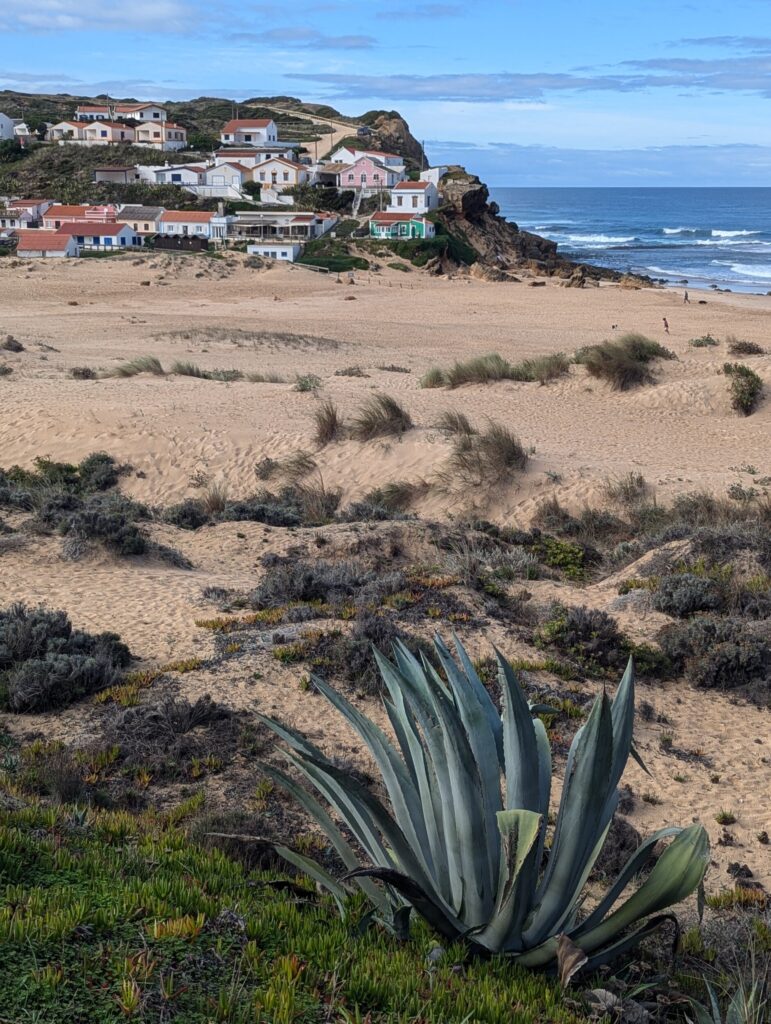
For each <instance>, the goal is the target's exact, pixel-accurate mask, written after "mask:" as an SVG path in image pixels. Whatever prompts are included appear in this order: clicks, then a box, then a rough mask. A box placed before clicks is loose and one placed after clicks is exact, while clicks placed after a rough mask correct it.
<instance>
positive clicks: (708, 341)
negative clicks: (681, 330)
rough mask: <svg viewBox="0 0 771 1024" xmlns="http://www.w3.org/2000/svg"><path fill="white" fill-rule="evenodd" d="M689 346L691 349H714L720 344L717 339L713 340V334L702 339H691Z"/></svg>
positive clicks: (703, 336) (705, 335) (704, 335)
mask: <svg viewBox="0 0 771 1024" xmlns="http://www.w3.org/2000/svg"><path fill="white" fill-rule="evenodd" d="M688 344H689V345H690V346H691V348H714V347H715V346H716V345H719V344H720V342H719V341H718V340H717V338H713V337H712V335H711V334H703V335H702V336H701V337H700V338H691V340H690V341H689V342H688Z"/></svg>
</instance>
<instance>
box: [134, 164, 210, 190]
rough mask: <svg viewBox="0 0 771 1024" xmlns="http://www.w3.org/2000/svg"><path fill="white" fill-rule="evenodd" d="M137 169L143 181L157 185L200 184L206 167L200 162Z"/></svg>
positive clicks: (139, 167)
mask: <svg viewBox="0 0 771 1024" xmlns="http://www.w3.org/2000/svg"><path fill="white" fill-rule="evenodd" d="M137 170H138V171H139V173H140V176H141V177H142V180H143V181H152V182H155V184H157V185H200V184H201V182H202V180H203V176H204V174H205V173H206V168H205V167H203V166H201V165H200V164H176V165H172V164H165V165H164V166H163V167H143V166H141V165H139V166H138V167H137Z"/></svg>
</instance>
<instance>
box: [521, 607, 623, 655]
mask: <svg viewBox="0 0 771 1024" xmlns="http://www.w3.org/2000/svg"><path fill="white" fill-rule="evenodd" d="M538 640H539V642H540V643H541V644H542V645H543V646H548V647H556V648H557V650H558V651H561V652H562V653H563V654H567V655H569V656H570V657H572V658H574V659H575V660H576V661H577V662H578V663H579V664H580V665H583V666H584V667H586V668H587V669H590V670H591V669H596V668H602V669H621V668H623V667H624V666H625V665H626V662H627V659H628V657H629V644H628V641H627V639H626V637H625V636H624V634H623V633H622V632H621V630H620V629H619V628H618V625H617V624H616V620H615V619H613V618H612V617H611V616H610V615H607V614H606V613H605V612H601V611H597V610H596V609H592V608H587V607H586V606H581V607H576V608H566V607H565V606H564V605H560V604H555V605H554V606H553V607H552V609H551V614H550V617H549V619H548V620H547V621H546V622H544V623H543V624H542V625H541V627H540V628H539V630H538Z"/></svg>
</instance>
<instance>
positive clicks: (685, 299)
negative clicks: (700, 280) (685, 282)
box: [683, 289, 691, 306]
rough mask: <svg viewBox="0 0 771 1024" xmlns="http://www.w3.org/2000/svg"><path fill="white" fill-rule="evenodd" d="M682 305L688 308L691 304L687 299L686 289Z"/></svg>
mask: <svg viewBox="0 0 771 1024" xmlns="http://www.w3.org/2000/svg"><path fill="white" fill-rule="evenodd" d="M683 303H684V304H685V305H686V306H690V304H691V300H690V298H689V297H688V290H687V289H686V291H685V294H684V295H683Z"/></svg>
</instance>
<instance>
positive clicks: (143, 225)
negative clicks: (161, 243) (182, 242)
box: [118, 203, 166, 235]
mask: <svg viewBox="0 0 771 1024" xmlns="http://www.w3.org/2000/svg"><path fill="white" fill-rule="evenodd" d="M165 212H166V211H165V210H164V208H163V207H162V206H137V205H135V204H131V203H126V204H124V205H123V206H121V208H120V210H119V211H118V215H119V217H120V219H121V223H122V224H124V223H125V224H128V226H129V227H131V228H133V229H134V230H135V231H138V232H139V234H140V235H154V234H155V233H156V232H157V231H158V224H159V222H160V219H161V217H162V216H163V214H164V213H165Z"/></svg>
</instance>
